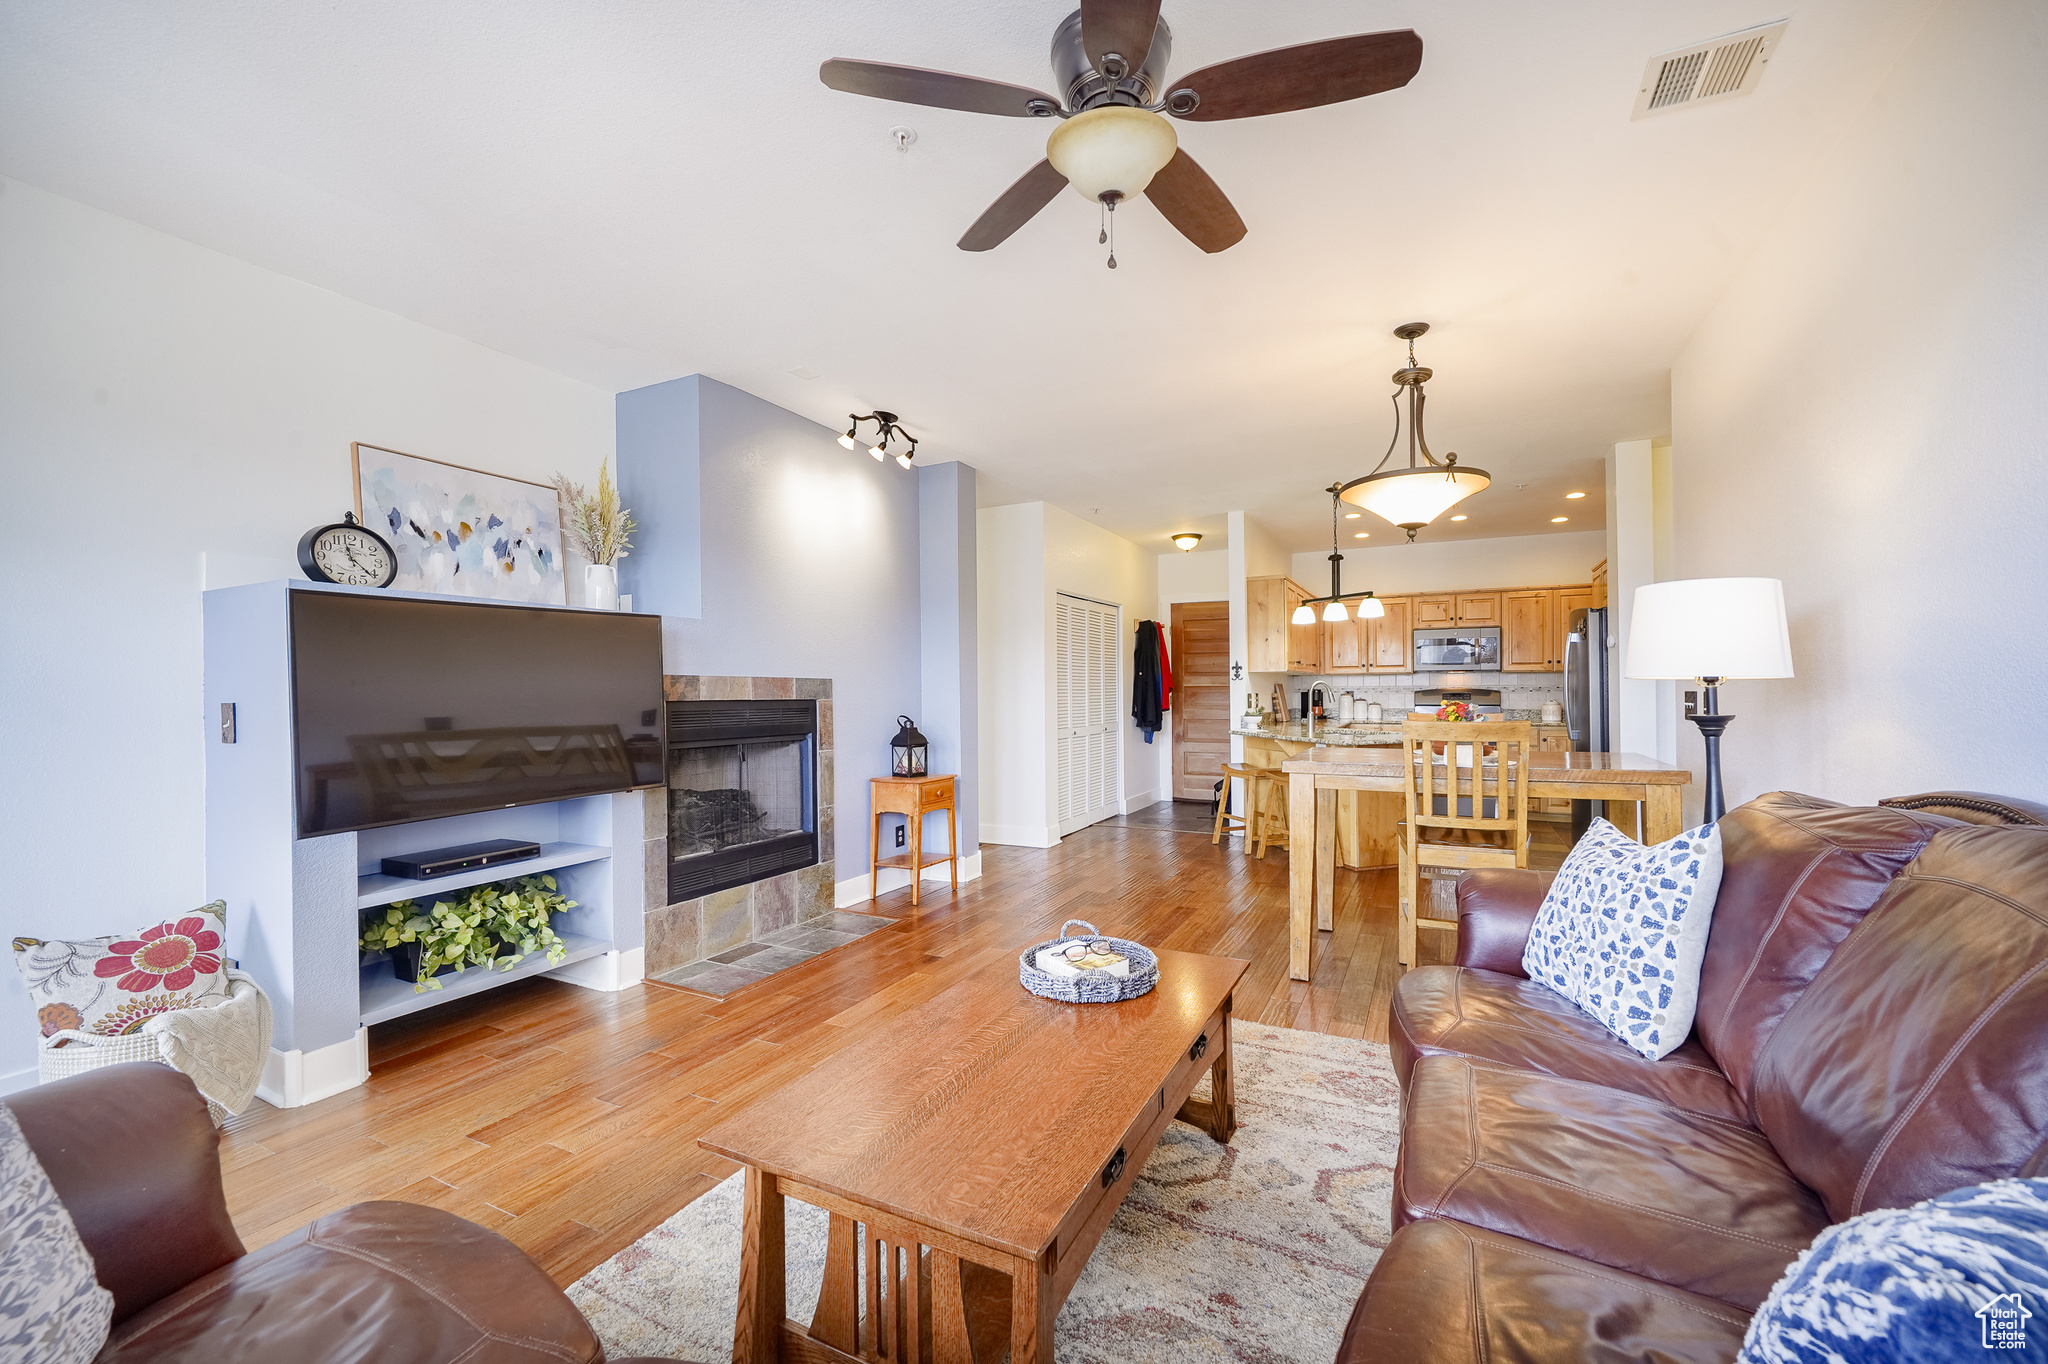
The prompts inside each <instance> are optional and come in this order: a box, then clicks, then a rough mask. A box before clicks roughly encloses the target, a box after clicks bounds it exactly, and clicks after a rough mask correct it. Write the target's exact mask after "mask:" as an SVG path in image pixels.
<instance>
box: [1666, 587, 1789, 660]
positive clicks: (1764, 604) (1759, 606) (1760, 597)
mask: <svg viewBox="0 0 2048 1364" xmlns="http://www.w3.org/2000/svg"><path fill="white" fill-rule="evenodd" d="M1626 671H1627V674H1628V675H1629V676H1630V677H1634V678H1642V679H1645V680H1654V679H1664V678H1693V677H1725V678H1745V677H1790V676H1792V636H1791V632H1790V631H1789V630H1788V629H1787V628H1786V625H1785V587H1784V584H1783V583H1781V582H1779V581H1778V579H1776V578H1681V579H1679V580H1678V581H1676V582H1668V583H1645V584H1644V585H1643V586H1641V587H1638V588H1637V589H1636V600H1635V606H1634V609H1633V612H1632V614H1631V615H1630V617H1629V633H1628V665H1627V668H1626Z"/></svg>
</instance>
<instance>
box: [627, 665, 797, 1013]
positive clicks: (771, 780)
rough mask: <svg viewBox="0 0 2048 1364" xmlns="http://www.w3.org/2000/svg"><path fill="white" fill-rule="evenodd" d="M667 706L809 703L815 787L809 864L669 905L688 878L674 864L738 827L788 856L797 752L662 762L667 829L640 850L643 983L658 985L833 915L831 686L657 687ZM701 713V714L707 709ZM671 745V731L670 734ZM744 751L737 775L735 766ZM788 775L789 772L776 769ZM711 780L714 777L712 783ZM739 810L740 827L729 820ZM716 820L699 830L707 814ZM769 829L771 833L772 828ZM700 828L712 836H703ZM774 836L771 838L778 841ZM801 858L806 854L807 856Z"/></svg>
mask: <svg viewBox="0 0 2048 1364" xmlns="http://www.w3.org/2000/svg"><path fill="white" fill-rule="evenodd" d="M662 683H663V690H664V693H665V695H666V697H667V699H668V700H669V701H671V702H676V701H749V700H752V701H806V700H809V701H816V702H817V728H816V733H815V736H814V737H813V738H812V740H811V742H812V743H813V744H814V745H815V748H816V756H817V777H816V784H815V791H816V803H817V815H816V821H815V823H816V834H817V853H818V861H817V862H816V864H815V865H812V866H807V867H802V868H799V869H798V870H794V871H785V872H780V873H777V874H774V875H770V876H767V877H766V878H764V879H761V880H756V881H752V882H750V883H748V884H745V885H738V886H732V887H730V888H728V889H723V890H714V891H712V892H711V893H709V894H705V895H699V896H694V897H692V898H688V899H681V898H678V899H674V900H671V898H670V887H671V885H672V884H676V883H677V882H678V881H684V882H686V881H687V880H688V879H689V874H688V871H687V869H686V870H685V871H684V872H683V873H682V874H681V875H678V874H677V872H676V867H677V865H678V864H677V863H676V861H675V859H676V858H678V857H683V858H688V857H689V856H690V855H691V851H692V850H701V849H703V848H705V847H706V846H708V844H707V837H708V838H709V839H710V841H712V842H716V843H718V844H720V845H721V846H722V845H724V844H725V843H727V842H728V841H730V840H731V839H732V838H733V837H734V836H735V834H734V830H735V829H737V828H740V827H741V826H742V825H748V824H749V823H750V824H751V825H758V826H761V827H760V829H759V830H757V831H756V832H758V833H759V834H760V835H761V836H762V842H763V846H764V847H772V848H773V849H774V850H776V852H775V855H777V856H782V857H789V856H791V855H792V849H793V847H794V846H795V845H796V844H798V843H800V842H802V840H800V839H796V838H792V837H790V836H788V835H787V833H786V832H785V830H786V827H787V826H788V825H789V824H790V823H791V819H790V816H789V811H790V810H791V809H793V808H795V807H794V806H793V805H792V804H791V801H792V795H791V792H792V790H793V789H794V786H795V784H796V777H795V775H794V773H795V766H794V764H795V763H796V761H797V756H798V750H799V749H800V745H795V744H775V743H762V744H748V745H734V746H732V747H731V748H729V749H728V748H720V749H710V748H699V749H679V750H673V751H672V753H671V761H670V763H669V768H668V771H669V787H670V790H669V793H668V795H669V802H670V805H669V810H670V820H669V824H668V826H667V828H666V829H665V830H664V837H662V838H660V839H658V840H655V842H656V844H658V846H652V847H650V848H649V849H648V851H649V853H650V854H651V855H650V856H649V858H648V865H647V903H648V904H649V905H650V906H657V905H658V906H660V908H650V909H649V910H648V911H647V949H646V950H647V968H646V969H647V974H648V975H650V976H661V975H664V974H667V973H670V972H673V971H675V970H677V969H678V968H680V967H685V966H688V965H690V964H691V963H692V962H697V961H702V960H704V959H705V958H707V957H712V956H717V955H719V954H721V953H725V952H727V951H728V950H729V949H731V948H734V947H737V946H739V945H740V944H741V943H746V942H760V941H763V940H764V939H766V938H768V936H769V935H770V934H778V933H782V932H783V931H784V930H787V929H791V928H794V927H796V926H797V925H800V924H809V923H814V922H816V921H818V920H829V919H830V918H831V916H832V894H833V891H832V888H833V875H832V852H833V837H832V832H833V810H832V682H831V680H830V679H829V678H820V677H703V676H695V675H687V676H686V675H674V676H669V677H665V678H663V679H662ZM706 709H707V710H708V709H710V708H709V707H707V708H706ZM670 730H671V733H670V741H671V743H675V742H676V741H677V734H678V727H677V726H676V725H674V724H671V726H670ZM742 748H743V749H744V753H745V761H746V764H747V765H746V766H744V767H742V766H741V762H740V750H741V749H742ZM785 768H788V769H789V770H788V771H785V770H784V769H785ZM714 774H715V775H714ZM735 803H738V804H739V805H740V806H741V807H742V808H743V809H744V810H745V812H746V815H747V819H743V820H740V821H737V822H736V821H734V820H733V819H732V818H731V817H730V816H731V811H732V808H733V806H734V805H735ZM710 813H715V814H717V815H719V816H721V818H719V819H717V820H711V821H707V818H706V816H707V814H710ZM768 826H773V827H772V828H770V827H768ZM707 829H715V831H716V832H715V833H710V834H708V835H707V832H706V830H707ZM777 835H780V837H777ZM805 855H808V854H807V853H806V854H805Z"/></svg>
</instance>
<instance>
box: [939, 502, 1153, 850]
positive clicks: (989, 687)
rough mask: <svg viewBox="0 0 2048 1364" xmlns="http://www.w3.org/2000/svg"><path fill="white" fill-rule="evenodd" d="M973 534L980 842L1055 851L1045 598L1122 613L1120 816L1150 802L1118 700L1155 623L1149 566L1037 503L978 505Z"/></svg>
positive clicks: (1146, 771)
mask: <svg viewBox="0 0 2048 1364" xmlns="http://www.w3.org/2000/svg"><path fill="white" fill-rule="evenodd" d="M976 529H977V544H976V594H977V603H978V606H979V615H980V634H979V648H978V653H977V658H978V661H979V665H980V675H981V682H980V703H981V705H980V734H981V801H982V804H981V839H982V842H984V843H1011V844H1020V845H1023V846H1025V847H1035V848H1045V847H1051V846H1052V845H1054V844H1056V843H1058V842H1059V841H1060V837H1059V811H1058V805H1059V791H1058V788H1057V786H1056V784H1055V780H1054V772H1055V767H1054V764H1055V761H1056V757H1057V751H1056V748H1055V744H1054V737H1053V706H1054V700H1055V697H1054V692H1053V667H1054V663H1055V654H1054V643H1053V628H1054V626H1053V598H1054V597H1055V596H1056V595H1058V594H1059V593H1062V592H1066V593H1071V594H1073V595H1076V596H1081V597H1087V598H1089V599H1091V600H1094V601H1099V602H1106V603H1108V604H1110V605H1112V606H1118V607H1121V608H1122V617H1123V620H1122V627H1121V640H1120V642H1119V644H1118V647H1117V659H1118V670H1119V679H1118V684H1117V687H1118V696H1119V698H1120V701H1119V705H1118V714H1119V715H1120V716H1121V717H1122V720H1121V724H1120V729H1121V732H1122V736H1123V742H1122V745H1121V753H1120V756H1121V767H1120V773H1119V776H1120V798H1119V805H1120V807H1121V809H1122V810H1123V811H1124V812H1126V813H1128V812H1129V811H1131V810H1135V809H1138V808H1140V807H1142V806H1145V805H1150V804H1151V803H1153V802H1154V801H1156V800H1158V799H1160V798H1161V797H1160V790H1161V788H1160V785H1159V767H1158V760H1157V754H1158V748H1157V745H1156V743H1155V744H1152V745H1148V744H1146V743H1145V741H1144V737H1143V735H1142V734H1141V733H1140V732H1139V730H1138V728H1137V726H1136V725H1135V724H1133V723H1132V722H1131V720H1130V702H1129V700H1128V698H1129V696H1130V687H1131V676H1130V667H1131V663H1130V659H1131V647H1132V640H1133V637H1134V632H1135V631H1136V629H1137V624H1138V622H1139V621H1141V620H1150V619H1155V616H1154V611H1155V610H1156V607H1157V603H1158V597H1159V569H1158V564H1157V562H1156V557H1157V556H1155V555H1153V554H1152V553H1150V552H1148V551H1147V550H1144V549H1141V548H1140V547H1139V546H1137V545H1135V544H1132V543H1131V542H1130V541H1129V540H1126V539H1124V538H1123V537H1122V536H1119V535H1114V534H1111V533H1110V532H1109V531H1106V530H1104V529H1102V528H1101V527H1100V526H1096V525H1092V524H1090V523H1089V522H1086V521H1083V520H1081V519H1080V518H1079V517H1077V516H1073V515H1071V514H1070V513H1068V512H1064V511H1062V510H1060V509H1059V508H1058V507H1055V506H1052V505H1050V504H1049V503H1045V502H1022V503H1016V504H1013V505H1010V506H1006V507H985V508H983V509H982V510H981V511H979V512H978V513H977V514H976Z"/></svg>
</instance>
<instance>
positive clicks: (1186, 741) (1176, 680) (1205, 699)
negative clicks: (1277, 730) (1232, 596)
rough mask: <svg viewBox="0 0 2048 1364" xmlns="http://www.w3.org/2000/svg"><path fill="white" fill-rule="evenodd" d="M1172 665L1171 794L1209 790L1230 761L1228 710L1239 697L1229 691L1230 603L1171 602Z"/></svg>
mask: <svg viewBox="0 0 2048 1364" xmlns="http://www.w3.org/2000/svg"><path fill="white" fill-rule="evenodd" d="M1166 647H1167V652H1168V660H1167V661H1168V662H1169V663H1170V664H1171V665H1172V667H1173V790H1172V793H1171V794H1172V796H1173V799H1175V800H1199V801H1201V802H1203V803H1204V804H1207V803H1208V801H1209V800H1210V798H1211V797H1212V796H1213V794H1214V792H1215V787H1216V779H1217V778H1218V777H1220V776H1221V775H1222V768H1223V764H1225V763H1227V762H1229V761H1230V716H1231V713H1232V712H1233V710H1235V709H1236V707H1237V706H1238V705H1240V704H1242V702H1243V698H1242V697H1233V696H1232V695H1231V694H1230V603H1229V602H1227V601H1188V602H1175V603H1174V604H1173V609H1172V615H1171V617H1170V619H1169V621H1168V629H1167V643H1166Z"/></svg>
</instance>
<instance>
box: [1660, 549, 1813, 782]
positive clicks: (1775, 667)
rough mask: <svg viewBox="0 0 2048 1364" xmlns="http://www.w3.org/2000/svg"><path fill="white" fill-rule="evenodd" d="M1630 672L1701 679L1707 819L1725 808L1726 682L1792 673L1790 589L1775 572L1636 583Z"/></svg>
mask: <svg viewBox="0 0 2048 1364" xmlns="http://www.w3.org/2000/svg"><path fill="white" fill-rule="evenodd" d="M1625 671H1626V673H1627V675H1628V676H1629V677H1631V678H1637V679H1641V680H1644V681H1658V682H1663V681H1696V682H1698V683H1699V684H1700V685H1701V686H1703V687H1705V688H1706V697H1705V698H1704V699H1705V702H1706V704H1705V706H1704V707H1702V708H1701V710H1700V713H1699V714H1697V715H1695V716H1693V717H1692V722H1693V723H1694V724H1696V725H1698V726H1699V727H1700V735H1701V737H1702V738H1704V739H1705V740H1706V745H1707V818H1708V819H1710V820H1715V819H1719V818H1720V817H1721V816H1722V815H1724V814H1726V813H1727V811H1726V809H1724V808H1723V801H1722V793H1721V731H1723V730H1725V729H1727V728H1728V722H1729V721H1731V720H1733V719H1734V718H1735V717H1734V716H1732V715H1723V714H1721V702H1720V697H1719V689H1720V686H1721V684H1722V683H1723V682H1732V681H1737V680H1745V679H1749V678H1761V677H1790V676H1792V639H1791V635H1790V633H1789V632H1788V631H1787V629H1786V628H1785V588H1784V585H1783V584H1781V583H1780V582H1779V581H1778V580H1777V579H1776V578H1682V579H1680V580H1678V581H1677V582H1668V583H1646V584H1644V585H1643V586H1641V587H1638V588H1637V589H1636V600H1635V607H1634V610H1633V612H1632V614H1631V615H1630V617H1629V635H1628V665H1627V668H1626V669H1625Z"/></svg>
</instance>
